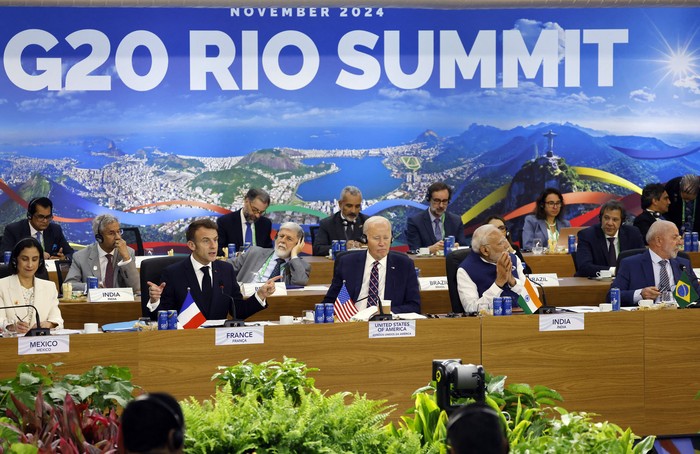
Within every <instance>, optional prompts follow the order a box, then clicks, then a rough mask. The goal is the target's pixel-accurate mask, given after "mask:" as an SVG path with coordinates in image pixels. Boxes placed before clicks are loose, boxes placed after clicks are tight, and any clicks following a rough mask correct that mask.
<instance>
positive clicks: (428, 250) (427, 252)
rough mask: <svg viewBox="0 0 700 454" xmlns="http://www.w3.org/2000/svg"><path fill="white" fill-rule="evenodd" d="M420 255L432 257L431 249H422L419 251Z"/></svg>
mask: <svg viewBox="0 0 700 454" xmlns="http://www.w3.org/2000/svg"><path fill="white" fill-rule="evenodd" d="M418 255H430V248H427V247H422V248H420V249H418Z"/></svg>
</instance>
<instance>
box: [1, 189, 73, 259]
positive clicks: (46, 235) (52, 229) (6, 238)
mask: <svg viewBox="0 0 700 454" xmlns="http://www.w3.org/2000/svg"><path fill="white" fill-rule="evenodd" d="M52 219H53V202H51V199H49V198H48V197H37V198H35V199H32V200H30V201H29V204H28V205H27V219H22V220H21V221H17V222H13V223H12V224H8V225H6V226H5V231H4V232H3V234H2V246H0V248H1V249H2V251H11V250H12V249H13V248H14V247H15V244H17V242H18V241H19V240H21V239H22V238H27V237H30V236H31V237H34V238H36V239H37V240H39V243H41V245H42V247H43V248H44V258H45V259H59V260H63V259H66V258H68V259H70V257H71V255H73V248H71V247H70V245H69V244H68V241H66V238H65V237H64V236H63V229H61V226H60V225H58V224H55V223H53V222H51V220H52Z"/></svg>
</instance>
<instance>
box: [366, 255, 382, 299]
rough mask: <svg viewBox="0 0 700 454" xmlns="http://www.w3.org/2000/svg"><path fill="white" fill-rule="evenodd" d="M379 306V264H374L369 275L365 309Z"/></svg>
mask: <svg viewBox="0 0 700 454" xmlns="http://www.w3.org/2000/svg"><path fill="white" fill-rule="evenodd" d="M369 306H379V262H376V261H375V262H374V265H372V272H371V273H370V274H369V295H368V297H367V307H369Z"/></svg>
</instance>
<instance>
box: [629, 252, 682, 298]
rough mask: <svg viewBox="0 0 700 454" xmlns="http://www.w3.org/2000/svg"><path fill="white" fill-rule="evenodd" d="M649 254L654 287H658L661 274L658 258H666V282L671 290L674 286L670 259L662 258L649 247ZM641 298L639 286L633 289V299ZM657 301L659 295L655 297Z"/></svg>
mask: <svg viewBox="0 0 700 454" xmlns="http://www.w3.org/2000/svg"><path fill="white" fill-rule="evenodd" d="M649 256H650V257H651V269H652V271H653V272H654V283H653V284H652V285H653V286H654V287H656V288H659V276H660V275H661V265H659V261H660V260H666V273H668V282H669V284H670V285H671V291H673V288H674V287H675V282H674V281H673V279H674V278H673V268H672V267H671V259H662V258H661V257H659V255H658V254H657V253H656V252H654V251H652V250H651V249H649ZM641 300H642V289H641V288H639V289H637V290H635V291H634V297H633V301H634V302H635V303H638V302H639V301H641ZM656 300H657V302H658V301H660V300H661V295H659V297H658V298H657V299H656Z"/></svg>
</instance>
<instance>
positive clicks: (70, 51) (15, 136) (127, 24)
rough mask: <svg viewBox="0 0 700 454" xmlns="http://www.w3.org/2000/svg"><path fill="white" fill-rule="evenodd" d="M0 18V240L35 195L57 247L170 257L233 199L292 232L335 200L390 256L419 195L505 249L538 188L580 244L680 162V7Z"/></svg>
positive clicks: (697, 40)
mask: <svg viewBox="0 0 700 454" xmlns="http://www.w3.org/2000/svg"><path fill="white" fill-rule="evenodd" d="M0 13H1V14H2V18H3V19H2V23H3V27H2V28H0V46H1V48H2V52H3V67H2V70H1V71H0V119H1V122H0V161H1V162H0V178H1V179H2V180H1V181H0V190H1V191H2V192H1V193H0V224H2V225H4V224H6V223H9V222H12V221H14V220H17V219H20V218H22V217H23V216H24V211H25V209H26V201H27V200H29V199H30V198H31V197H34V196H38V195H48V196H49V197H50V198H51V199H53V201H54V203H55V208H54V212H55V215H56V220H57V221H58V222H61V223H62V224H63V226H64V229H65V230H66V232H67V236H68V238H69V239H70V240H71V241H74V242H80V243H87V242H90V241H91V238H92V234H91V231H90V220H91V219H92V218H93V217H94V216H96V215H98V214H101V213H106V212H109V213H113V214H115V215H116V216H117V217H118V218H119V219H120V220H121V221H122V223H123V224H125V225H138V226H142V230H143V234H144V237H145V240H146V241H147V242H151V243H153V244H154V245H155V244H158V243H170V242H182V241H183V238H184V235H183V231H184V228H185V227H186V225H187V223H188V222H189V220H191V219H192V218H194V217H198V216H218V215H220V214H222V213H226V212H229V210H232V209H236V208H238V207H239V206H240V204H241V198H242V195H243V194H244V193H245V191H246V190H247V189H248V188H249V187H251V186H256V187H262V188H265V189H267V190H268V191H269V192H270V194H271V196H272V201H273V202H272V206H271V207H270V209H269V210H268V215H269V216H270V217H271V218H272V219H273V222H275V223H279V222H280V221H283V220H288V219H291V220H295V221H297V222H300V223H302V224H305V225H309V224H314V223H316V222H318V219H319V218H322V217H325V216H327V215H329V214H331V213H332V211H333V210H334V208H335V207H336V203H335V199H336V198H337V196H338V194H339V192H340V190H341V188H342V187H343V186H345V185H348V184H352V185H356V186H358V187H359V188H360V189H362V191H363V193H364V196H365V203H366V207H365V209H364V211H365V212H366V213H367V214H376V213H381V214H383V215H385V216H388V217H389V218H390V219H392V220H393V221H394V224H395V226H394V229H395V233H396V238H397V243H398V244H400V243H401V242H402V235H401V233H402V231H403V227H404V225H405V218H406V216H408V215H411V214H413V213H415V212H416V210H419V209H425V205H424V203H425V189H426V187H427V186H428V185H429V184H430V183H431V182H434V181H436V180H444V181H447V182H448V183H449V184H450V185H452V186H453V187H454V188H455V193H454V194H453V197H452V203H451V204H450V208H449V209H450V210H451V211H453V212H456V213H458V214H460V215H462V218H463V219H464V221H465V223H466V224H467V225H468V227H469V228H470V229H473V228H474V227H475V226H477V225H478V224H479V222H480V221H481V220H483V218H484V217H485V216H487V215H489V214H494V213H498V214H502V215H505V216H506V217H507V219H508V220H509V221H510V222H511V224H512V226H513V228H514V230H515V231H516V236H517V231H518V226H519V225H521V222H522V217H523V215H525V214H527V213H529V212H531V211H532V208H533V206H532V203H531V202H532V201H533V200H534V198H535V197H536V196H537V194H538V193H539V192H540V191H541V190H542V189H544V187H546V186H551V185H555V186H558V187H560V188H561V189H562V192H564V193H565V200H566V202H567V205H568V207H567V212H566V216H567V217H568V218H570V219H571V220H572V223H573V224H574V225H584V224H590V223H591V222H593V221H594V220H595V215H596V211H595V206H597V205H598V204H600V203H601V202H602V201H605V200H607V199H609V198H616V199H621V200H622V201H623V202H624V203H626V204H627V206H628V207H629V208H630V209H631V212H632V213H633V214H634V213H635V212H639V207H638V203H639V199H638V193H639V192H640V187H642V186H643V185H645V184H647V183H649V182H655V181H666V180H668V179H670V178H672V177H674V176H677V175H680V174H684V173H689V172H695V173H697V169H698V164H700V154H698V152H697V151H698V149H700V132H699V130H698V124H700V76H699V75H698V71H699V58H700V54H699V53H698V47H699V45H700V35H699V34H698V27H699V26H700V8H619V9H618V8H605V9H595V8H585V9H573V8H571V9H569V8H567V9H555V8H548V9H503V10H482V9H479V10H430V9H427V10H423V9H421V10H416V9H399V8H391V9H389V8H384V9H382V8H364V7H363V8H229V9H227V8H23V7H2V8H0Z"/></svg>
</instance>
